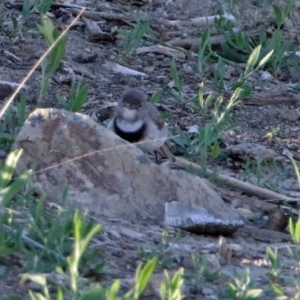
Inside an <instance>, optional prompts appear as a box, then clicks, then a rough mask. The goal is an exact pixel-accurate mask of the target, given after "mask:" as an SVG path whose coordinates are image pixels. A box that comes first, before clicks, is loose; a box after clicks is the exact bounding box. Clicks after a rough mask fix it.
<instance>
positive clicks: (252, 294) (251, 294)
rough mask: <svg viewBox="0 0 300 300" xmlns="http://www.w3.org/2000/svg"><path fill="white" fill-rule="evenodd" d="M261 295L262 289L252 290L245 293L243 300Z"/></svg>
mask: <svg viewBox="0 0 300 300" xmlns="http://www.w3.org/2000/svg"><path fill="white" fill-rule="evenodd" d="M262 293H263V290H262V289H253V290H250V291H247V292H246V295H245V299H247V300H248V299H249V300H250V299H256V298H258V297H259V296H260V295H261V294H262Z"/></svg>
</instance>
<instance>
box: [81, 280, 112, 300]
mask: <svg viewBox="0 0 300 300" xmlns="http://www.w3.org/2000/svg"><path fill="white" fill-rule="evenodd" d="M80 299H81V300H105V299H106V297H105V290H104V288H103V287H102V286H100V285H99V284H96V285H94V286H92V288H90V290H88V291H87V292H84V293H83V294H82V295H81V297H80Z"/></svg>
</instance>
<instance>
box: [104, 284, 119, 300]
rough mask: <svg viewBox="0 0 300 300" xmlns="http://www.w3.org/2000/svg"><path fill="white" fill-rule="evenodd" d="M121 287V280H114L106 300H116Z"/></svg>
mask: <svg viewBox="0 0 300 300" xmlns="http://www.w3.org/2000/svg"><path fill="white" fill-rule="evenodd" d="M120 287H121V280H120V279H118V280H116V281H115V282H114V283H113V284H112V285H111V287H110V288H109V290H108V291H107V300H116V299H117V297H118V293H119V290H120Z"/></svg>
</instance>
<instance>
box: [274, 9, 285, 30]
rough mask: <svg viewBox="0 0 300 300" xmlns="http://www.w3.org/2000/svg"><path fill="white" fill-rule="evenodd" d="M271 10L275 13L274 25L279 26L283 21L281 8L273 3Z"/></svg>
mask: <svg viewBox="0 0 300 300" xmlns="http://www.w3.org/2000/svg"><path fill="white" fill-rule="evenodd" d="M273 11H274V14H275V20H276V25H277V27H278V28H279V27H280V26H281V25H282V22H283V14H282V12H281V9H280V8H279V7H278V6H277V5H273Z"/></svg>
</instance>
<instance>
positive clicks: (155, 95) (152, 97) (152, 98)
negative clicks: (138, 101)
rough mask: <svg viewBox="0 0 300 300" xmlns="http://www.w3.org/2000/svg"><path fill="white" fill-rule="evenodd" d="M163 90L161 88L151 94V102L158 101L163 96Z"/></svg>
mask: <svg viewBox="0 0 300 300" xmlns="http://www.w3.org/2000/svg"><path fill="white" fill-rule="evenodd" d="M162 92H163V90H162V89H161V90H159V91H157V92H156V93H155V94H153V95H152V96H151V99H150V100H149V102H150V103H152V104H155V103H157V102H158V100H159V98H160V96H161V94H162Z"/></svg>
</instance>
